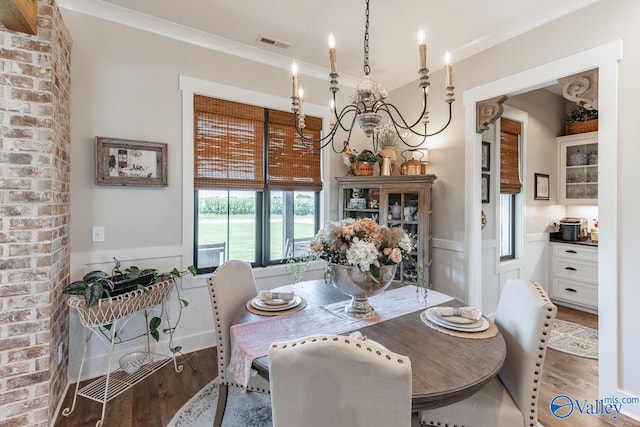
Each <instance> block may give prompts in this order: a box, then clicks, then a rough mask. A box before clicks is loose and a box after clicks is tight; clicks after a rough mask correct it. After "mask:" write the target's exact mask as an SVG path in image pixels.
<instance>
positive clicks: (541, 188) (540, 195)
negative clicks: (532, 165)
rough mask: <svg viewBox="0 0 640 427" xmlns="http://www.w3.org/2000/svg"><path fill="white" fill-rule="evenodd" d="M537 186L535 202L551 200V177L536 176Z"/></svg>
mask: <svg viewBox="0 0 640 427" xmlns="http://www.w3.org/2000/svg"><path fill="white" fill-rule="evenodd" d="M534 177H535V180H536V184H535V195H534V197H533V198H534V199H535V200H549V175H546V174H543V173H536V174H534Z"/></svg>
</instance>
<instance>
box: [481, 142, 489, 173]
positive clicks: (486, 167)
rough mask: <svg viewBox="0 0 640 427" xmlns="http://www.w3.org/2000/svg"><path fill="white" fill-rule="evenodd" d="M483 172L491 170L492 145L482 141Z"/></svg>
mask: <svg viewBox="0 0 640 427" xmlns="http://www.w3.org/2000/svg"><path fill="white" fill-rule="evenodd" d="M482 170H483V171H490V170H491V143H490V142H485V141H482Z"/></svg>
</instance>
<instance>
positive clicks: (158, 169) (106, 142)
mask: <svg viewBox="0 0 640 427" xmlns="http://www.w3.org/2000/svg"><path fill="white" fill-rule="evenodd" d="M95 146H96V153H95V156H96V158H95V162H96V171H95V174H96V175H95V183H96V185H126V186H146V187H166V186H167V144H165V143H161V142H146V141H132V140H129V139H116V138H104V137H101V136H97V137H96V140H95Z"/></svg>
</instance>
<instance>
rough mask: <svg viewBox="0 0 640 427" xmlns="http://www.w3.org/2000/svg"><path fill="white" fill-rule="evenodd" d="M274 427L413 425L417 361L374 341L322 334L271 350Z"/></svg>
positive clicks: (401, 426)
mask: <svg viewBox="0 0 640 427" xmlns="http://www.w3.org/2000/svg"><path fill="white" fill-rule="evenodd" d="M268 355H269V377H270V381H271V409H272V415H273V426H274V427H300V426H305V427H327V426H332V427H354V426H367V427H389V426H394V427H409V426H410V425H411V361H410V360H409V358H408V357H406V356H402V355H400V354H396V353H394V352H391V351H389V350H387V349H385V348H383V347H380V346H378V345H376V344H375V343H373V342H371V341H366V340H364V341H363V340H361V339H355V338H350V337H346V336H341V335H317V336H311V337H306V338H300V339H297V340H292V341H286V342H280V343H274V344H272V345H271V348H270V349H269V353H268Z"/></svg>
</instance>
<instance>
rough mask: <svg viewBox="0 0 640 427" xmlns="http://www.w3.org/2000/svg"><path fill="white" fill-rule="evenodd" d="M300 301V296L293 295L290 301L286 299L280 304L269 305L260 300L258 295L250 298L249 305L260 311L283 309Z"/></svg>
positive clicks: (292, 306)
mask: <svg viewBox="0 0 640 427" xmlns="http://www.w3.org/2000/svg"><path fill="white" fill-rule="evenodd" d="M300 302H302V298H300V297H299V296H298V295H296V296H295V297H293V299H292V300H291V301H287V303H286V304H282V305H269V304H266V303H265V302H264V301H262V300H261V299H260V297H255V298H253V299H252V300H251V306H252V307H253V308H256V309H258V310H262V311H283V310H289V309H290V308H294V307H297V306H298V305H299V304H300Z"/></svg>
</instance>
